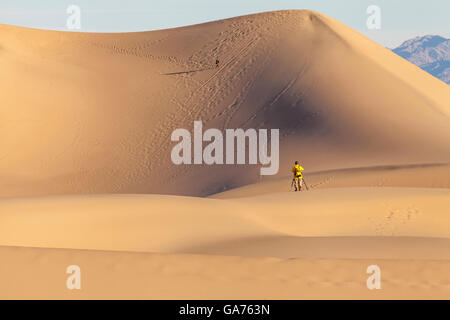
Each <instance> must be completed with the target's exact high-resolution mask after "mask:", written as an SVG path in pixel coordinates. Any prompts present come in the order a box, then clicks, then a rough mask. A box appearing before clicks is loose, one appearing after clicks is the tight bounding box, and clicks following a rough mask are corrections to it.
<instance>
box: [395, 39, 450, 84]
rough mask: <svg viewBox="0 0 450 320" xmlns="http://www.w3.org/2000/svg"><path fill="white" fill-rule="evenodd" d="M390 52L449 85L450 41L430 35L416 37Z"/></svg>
mask: <svg viewBox="0 0 450 320" xmlns="http://www.w3.org/2000/svg"><path fill="white" fill-rule="evenodd" d="M392 51H393V52H395V53H396V54H398V55H399V56H401V57H403V58H405V59H406V60H408V61H410V62H412V63H414V64H415V65H417V66H418V67H420V68H421V69H423V70H425V71H426V72H428V73H430V74H432V75H433V76H435V77H436V78H439V79H441V80H442V81H444V82H445V83H447V84H450V39H445V38H443V37H440V36H432V35H428V36H424V37H416V38H414V39H410V40H408V41H405V42H403V43H402V45H401V46H399V47H398V48H395V49H393V50H392Z"/></svg>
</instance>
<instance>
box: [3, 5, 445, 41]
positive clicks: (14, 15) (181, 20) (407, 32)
mask: <svg viewBox="0 0 450 320" xmlns="http://www.w3.org/2000/svg"><path fill="white" fill-rule="evenodd" d="M71 4H75V5H78V6H80V8H81V13H82V15H81V30H80V31H86V32H130V31H144V30H156V29H165V28H170V27H178V26H184V25H190V24H196V23H201V22H206V21H212V20H217V19H222V18H229V17H233V16H239V15H244V14H249V13H256V12H263V11H272V10H281V9H313V10H317V11H320V12H322V13H324V14H327V15H329V16H332V17H334V18H336V19H338V20H340V21H342V22H344V23H345V24H347V25H349V26H351V27H353V28H355V29H357V30H358V31H360V32H362V33H364V34H366V35H367V36H369V37H371V38H372V39H374V40H375V41H377V42H379V43H381V44H382V45H384V46H387V47H394V46H397V45H399V44H400V43H401V42H403V41H404V40H407V39H409V38H412V37H415V36H418V35H425V34H438V35H441V36H444V37H447V38H450V19H449V16H450V1H449V0H426V1H425V0H341V1H339V0H270V1H269V0H223V1H218V0H164V1H156V0H39V1H36V0H0V23H4V24H13V25H20V26H27V27H34V28H42V29H56V30H67V29H66V20H67V16H68V14H67V13H66V9H67V7H68V6H69V5H71ZM369 5H377V6H379V7H380V9H381V29H380V30H368V29H367V27H366V20H367V17H368V15H367V13H366V9H367V7H368V6H369Z"/></svg>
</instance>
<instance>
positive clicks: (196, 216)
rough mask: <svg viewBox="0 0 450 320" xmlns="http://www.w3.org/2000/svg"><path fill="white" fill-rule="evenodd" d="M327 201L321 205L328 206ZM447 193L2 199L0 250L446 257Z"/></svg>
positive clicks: (335, 191) (449, 234)
mask: <svg viewBox="0 0 450 320" xmlns="http://www.w3.org/2000/svg"><path fill="white" fill-rule="evenodd" d="M325 200H326V201H325ZM449 207H450V191H449V190H448V189H418V188H404V189H401V188H348V189H328V190H316V191H311V192H305V193H301V194H299V193H288V192H285V193H278V194H272V195H264V196H261V197H253V198H240V199H235V200H219V199H201V198H190V197H177V196H157V195H150V196H144V195H116V196H114V195H104V196H76V197H43V198H30V199H11V200H2V201H1V202H0V212H1V213H2V214H1V215H0V245H3V246H28V247H50V248H71V249H93V250H115V251H140V252H144V251H145V252H159V253H197V254H222V255H242V256H272V257H282V258H291V257H303V258H305V257H306V258H380V259H381V258H395V259H406V258H415V259H450V240H449V238H450V231H449V230H450V220H449V219H448V208H449ZM386 236H393V237H390V238H379V237H386Z"/></svg>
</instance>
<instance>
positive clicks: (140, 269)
mask: <svg viewBox="0 0 450 320" xmlns="http://www.w3.org/2000/svg"><path fill="white" fill-rule="evenodd" d="M0 256H1V257H2V261H3V259H7V260H8V261H10V263H9V264H4V263H1V264H0V298H1V299H12V298H22V299H23V298H26V299H30V298H40V299H55V298H56V299H333V298H339V299H362V298H365V299H399V298H403V299H417V298H422V299H446V298H447V299H448V297H449V296H450V277H449V273H448V270H449V267H450V261H448V260H436V261H432V260H431V261H430V260H428V261H421V260H376V259H368V260H350V259H347V260H339V259H323V260H309V259H290V260H280V259H275V258H251V257H224V256H212V255H185V254H155V253H126V252H110V251H89V250H86V251H85V250H68V249H66V250H59V249H40V248H15V247H0ZM374 263H378V264H379V266H380V267H381V268H382V270H383V271H382V272H383V273H382V277H383V278H382V279H383V280H382V281H383V282H382V289H381V290H368V289H367V287H366V279H367V274H366V273H365V271H366V268H367V266H369V265H371V264H374ZM72 264H77V265H79V266H80V268H81V272H82V273H81V274H82V277H83V279H84V280H82V283H81V290H72V291H70V290H67V289H66V288H65V286H64V285H65V282H66V279H67V278H66V277H67V275H66V274H65V270H66V268H67V266H69V265H72ZM83 270H85V271H84V272H83ZM11 274H19V275H20V277H19V276H17V277H11V276H8V275H11Z"/></svg>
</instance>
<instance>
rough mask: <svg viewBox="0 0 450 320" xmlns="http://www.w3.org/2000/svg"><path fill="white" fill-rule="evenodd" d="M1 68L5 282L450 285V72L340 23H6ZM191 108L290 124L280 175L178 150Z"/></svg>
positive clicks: (15, 293) (119, 293) (124, 287)
mask: <svg viewBox="0 0 450 320" xmlns="http://www.w3.org/2000/svg"><path fill="white" fill-rule="evenodd" d="M216 59H219V60H220V64H219V67H216V66H215V65H214V62H215V60H216ZM0 68H1V69H2V75H3V76H2V77H0V86H1V87H2V91H1V92H0V100H1V101H2V104H1V105H0V115H1V116H0V128H1V134H0V261H1V263H0V298H7V299H10V298H27V299H28V298H45V299H48V298H64V299H78V298H138V299H141V298H151V299H165V298H172V299H181V298H183V299H201V298H209V299H227V298H232V299H239V298H245V299H281V298H284V299H299V298H344V299H352V298H371V299H379V298H384V299H386V298H388V299H389V298H392V299H395V298H435V299H441V298H447V299H448V298H449V297H450V272H449V270H450V268H449V266H450V219H449V213H448V212H449V208H450V164H449V163H450V125H449V124H450V119H449V116H450V89H449V87H448V86H446V85H445V84H444V83H442V82H441V81H439V80H436V79H434V78H433V77H432V76H430V75H428V74H427V73H425V72H424V71H422V70H420V69H419V68H417V67H415V66H413V65H412V64H410V63H408V62H407V61H405V60H403V59H402V58H400V57H398V56H397V55H395V54H393V53H392V52H390V51H389V50H387V49H385V48H383V47H381V46H379V45H377V44H375V43H373V42H372V41H370V40H369V39H367V38H365V37H364V36H362V35H361V34H359V33H357V32H356V31H355V30H353V29H351V28H349V27H347V26H345V25H343V24H342V23H340V22H338V21H336V20H334V19H332V18H330V17H327V16H324V15H322V14H320V13H317V12H313V11H280V12H268V13H262V14H256V15H249V16H243V17H237V18H232V19H226V20H221V21H216V22H210V23H205V24H200V25H195V26H189V27H183V28H175V29H170V30H162V31H152V32H139V33H123V34H85V33H74V32H70V33H66V32H56V31H42V30H33V29H26V28H20V27H12V26H6V25H0ZM195 120H202V121H203V124H204V127H205V129H206V128H219V129H221V130H223V129H226V128H244V129H247V128H255V129H260V128H268V129H271V128H278V129H280V171H279V173H278V175H276V176H272V177H270V176H264V177H261V176H260V174H259V169H260V166H258V165H252V166H250V165H229V166H227V165H223V166H207V165H192V166H176V165H174V164H173V163H172V162H171V159H170V151H171V148H172V146H173V145H174V144H173V143H171V141H170V135H171V133H172V131H173V130H174V129H176V128H186V129H189V130H191V129H192V125H193V121H195ZM294 160H301V162H302V165H303V166H304V167H305V168H306V171H305V174H306V179H307V182H308V184H309V186H310V191H308V192H296V193H294V192H289V184H290V177H289V174H290V167H291V165H292V162H293V161H294ZM207 196H209V197H207ZM71 264H77V265H80V267H81V269H82V272H83V288H82V290H81V291H76V290H75V291H70V290H67V289H66V288H65V286H64V284H65V280H66V277H67V275H66V273H65V269H66V267H67V266H68V265H71ZM371 264H377V265H379V266H380V267H381V269H382V290H372V291H371V290H368V289H367V287H366V279H367V276H368V275H367V274H366V268H367V266H369V265H371Z"/></svg>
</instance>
